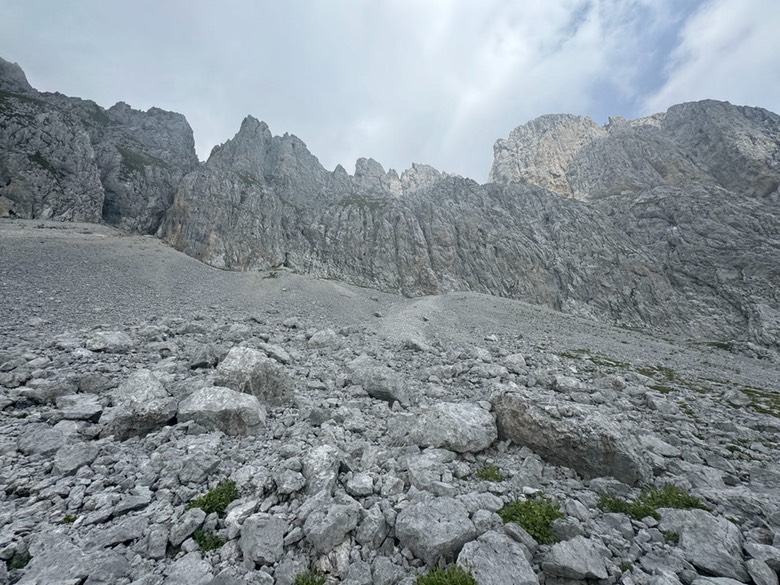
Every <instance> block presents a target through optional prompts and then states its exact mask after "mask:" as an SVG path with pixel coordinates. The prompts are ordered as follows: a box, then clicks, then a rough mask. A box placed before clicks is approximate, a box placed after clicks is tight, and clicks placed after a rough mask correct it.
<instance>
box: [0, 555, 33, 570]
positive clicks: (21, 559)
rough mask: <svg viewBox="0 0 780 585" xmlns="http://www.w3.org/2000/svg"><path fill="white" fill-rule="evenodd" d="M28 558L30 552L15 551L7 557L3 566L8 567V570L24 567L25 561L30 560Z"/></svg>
mask: <svg viewBox="0 0 780 585" xmlns="http://www.w3.org/2000/svg"><path fill="white" fill-rule="evenodd" d="M30 558H31V557H30V553H28V552H23V553H15V554H14V556H12V557H11V558H10V559H8V561H7V562H6V565H5V566H6V567H8V570H9V571H15V570H16V569H24V568H25V567H26V566H27V563H29V562H30Z"/></svg>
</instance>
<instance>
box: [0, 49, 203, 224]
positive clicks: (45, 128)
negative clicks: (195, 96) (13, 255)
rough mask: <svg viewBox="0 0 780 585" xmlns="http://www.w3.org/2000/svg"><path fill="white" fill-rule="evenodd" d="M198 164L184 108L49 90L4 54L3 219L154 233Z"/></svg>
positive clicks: (0, 77)
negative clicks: (107, 102) (108, 103)
mask: <svg viewBox="0 0 780 585" xmlns="http://www.w3.org/2000/svg"><path fill="white" fill-rule="evenodd" d="M197 166H198V159H197V156H196V154H195V142H194V139H193V137H192V129H191V128H190V126H189V124H188V123H187V120H186V118H184V116H182V115H181V114H176V113H173V112H166V111H164V110H160V109H159V108H151V109H150V110H149V111H148V112H141V111H138V110H133V109H132V108H130V106H128V105H127V104H124V103H122V102H120V103H118V104H116V105H115V106H113V107H111V108H109V109H108V110H105V109H103V108H101V107H100V106H98V105H97V104H95V103H94V102H91V101H88V100H82V99H79V98H71V97H67V96H64V95H62V94H59V93H54V94H51V93H41V92H38V91H36V90H35V89H33V88H32V87H30V85H29V84H28V83H27V80H26V78H25V76H24V73H23V72H22V70H21V68H19V66H18V65H16V64H12V63H8V62H7V61H4V60H3V59H1V58H0V215H5V216H15V217H21V218H31V219H33V218H46V219H63V220H73V221H90V222H99V221H104V222H106V223H109V224H112V225H116V226H118V227H121V228H124V229H128V230H131V231H136V232H140V233H153V232H154V231H155V230H156V229H157V227H158V226H159V224H160V221H161V220H162V217H163V214H164V213H165V212H166V211H167V209H168V208H169V207H170V206H171V203H172V201H173V195H174V193H175V192H176V189H177V187H178V185H179V183H180V182H181V180H182V178H183V177H184V175H185V174H186V173H188V172H190V171H191V170H193V169H195V168H196V167H197Z"/></svg>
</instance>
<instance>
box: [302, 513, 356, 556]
mask: <svg viewBox="0 0 780 585" xmlns="http://www.w3.org/2000/svg"><path fill="white" fill-rule="evenodd" d="M360 510H361V506H360V504H358V503H357V502H356V501H354V500H352V501H351V502H350V501H347V502H346V503H332V504H329V505H325V506H322V507H319V508H317V509H315V510H313V511H312V512H311V513H310V514H309V515H308V517H307V518H306V522H304V524H303V533H304V534H305V535H306V539H307V540H308V541H309V542H310V543H311V544H312V545H313V546H314V548H316V549H317V551H318V552H320V553H321V554H327V553H329V552H330V551H331V550H333V548H334V547H335V546H336V545H337V544H339V543H340V542H341V541H343V540H344V538H346V536H347V534H348V533H349V532H351V531H352V530H354V529H355V528H356V527H357V525H358V522H359V521H360Z"/></svg>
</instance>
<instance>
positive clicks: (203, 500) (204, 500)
mask: <svg viewBox="0 0 780 585" xmlns="http://www.w3.org/2000/svg"><path fill="white" fill-rule="evenodd" d="M238 498H239V495H238V488H237V487H236V482H234V481H233V480H227V481H221V482H220V483H219V485H217V487H215V488H214V489H213V490H211V491H210V492H208V493H207V494H206V495H204V496H201V497H199V498H197V499H195V500H193V501H192V502H190V503H189V505H188V506H187V509H190V508H200V509H201V510H203V511H204V512H206V514H211V513H212V512H216V513H217V514H219V515H220V516H221V515H222V514H224V513H225V510H226V509H227V507H228V505H229V504H230V502H232V501H233V500H237V499H238Z"/></svg>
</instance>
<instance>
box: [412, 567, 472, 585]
mask: <svg viewBox="0 0 780 585" xmlns="http://www.w3.org/2000/svg"><path fill="white" fill-rule="evenodd" d="M417 585H477V580H476V579H475V578H474V575H473V574H472V572H471V571H470V570H464V569H462V568H460V567H459V566H457V565H450V566H449V567H446V568H444V569H441V568H439V567H434V568H433V569H431V570H430V571H428V572H427V573H426V574H425V575H420V576H419V577H417Z"/></svg>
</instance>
